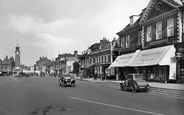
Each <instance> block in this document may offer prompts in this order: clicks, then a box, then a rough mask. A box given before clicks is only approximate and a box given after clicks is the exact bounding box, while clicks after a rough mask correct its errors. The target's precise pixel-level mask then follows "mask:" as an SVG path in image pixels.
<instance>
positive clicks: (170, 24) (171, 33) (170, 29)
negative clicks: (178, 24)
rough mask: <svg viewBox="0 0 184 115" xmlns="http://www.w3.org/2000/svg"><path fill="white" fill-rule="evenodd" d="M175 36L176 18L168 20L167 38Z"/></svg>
mask: <svg viewBox="0 0 184 115" xmlns="http://www.w3.org/2000/svg"><path fill="white" fill-rule="evenodd" d="M171 36H174V18H170V19H168V20H167V37H171Z"/></svg>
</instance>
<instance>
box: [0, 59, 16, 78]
mask: <svg viewBox="0 0 184 115" xmlns="http://www.w3.org/2000/svg"><path fill="white" fill-rule="evenodd" d="M14 66H15V62H14V58H13V57H10V58H8V56H6V58H4V60H0V75H11V74H12V72H13V68H14Z"/></svg>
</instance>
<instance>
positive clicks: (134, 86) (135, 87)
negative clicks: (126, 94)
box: [131, 84, 137, 93]
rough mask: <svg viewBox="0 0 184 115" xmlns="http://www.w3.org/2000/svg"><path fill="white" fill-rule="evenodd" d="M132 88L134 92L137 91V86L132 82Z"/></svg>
mask: <svg viewBox="0 0 184 115" xmlns="http://www.w3.org/2000/svg"><path fill="white" fill-rule="evenodd" d="M131 89H132V92H133V93H136V92H137V86H136V85H135V84H132V86H131Z"/></svg>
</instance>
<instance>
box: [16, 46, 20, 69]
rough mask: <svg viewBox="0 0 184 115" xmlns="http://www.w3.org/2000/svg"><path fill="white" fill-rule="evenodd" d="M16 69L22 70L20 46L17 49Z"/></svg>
mask: <svg viewBox="0 0 184 115" xmlns="http://www.w3.org/2000/svg"><path fill="white" fill-rule="evenodd" d="M15 68H16V69H20V47H19V46H18V43H17V47H15Z"/></svg>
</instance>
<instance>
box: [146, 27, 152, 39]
mask: <svg viewBox="0 0 184 115" xmlns="http://www.w3.org/2000/svg"><path fill="white" fill-rule="evenodd" d="M151 34H152V33H151V26H149V27H147V42H149V41H151V36H152V35H151Z"/></svg>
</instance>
